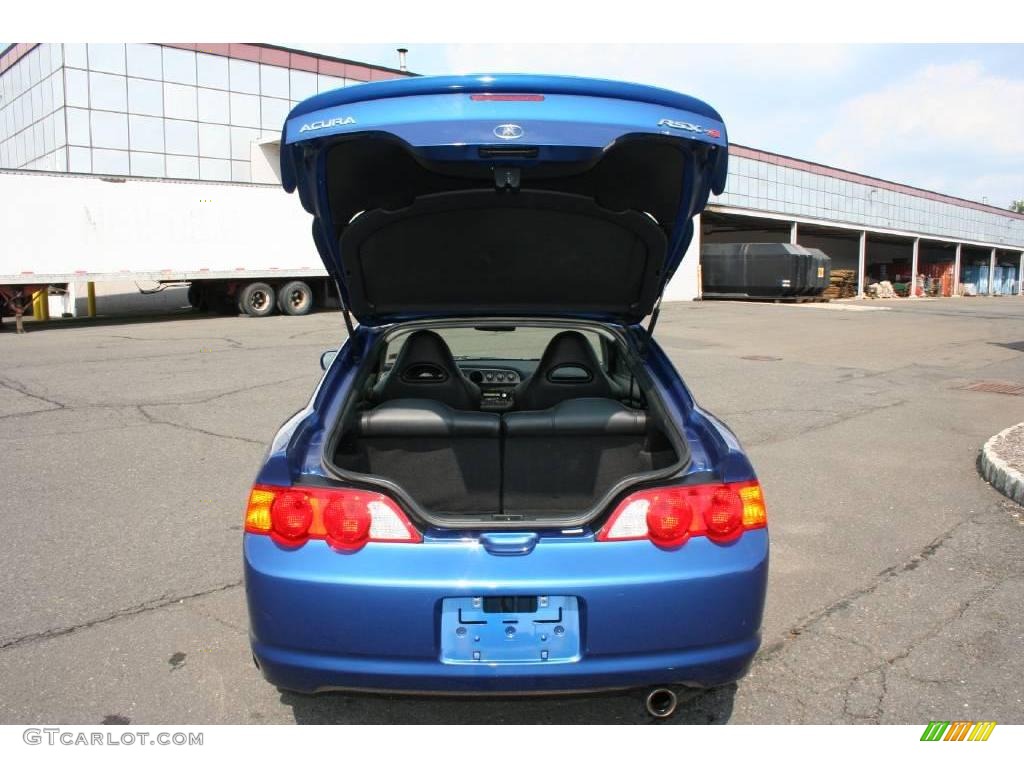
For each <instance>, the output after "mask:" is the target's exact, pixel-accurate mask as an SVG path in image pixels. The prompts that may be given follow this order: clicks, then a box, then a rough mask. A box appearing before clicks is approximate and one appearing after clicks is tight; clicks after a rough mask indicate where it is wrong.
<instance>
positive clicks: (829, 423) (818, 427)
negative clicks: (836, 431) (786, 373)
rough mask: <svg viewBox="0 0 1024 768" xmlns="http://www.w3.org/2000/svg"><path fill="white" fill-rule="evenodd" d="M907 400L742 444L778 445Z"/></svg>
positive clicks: (899, 404)
mask: <svg viewBox="0 0 1024 768" xmlns="http://www.w3.org/2000/svg"><path fill="white" fill-rule="evenodd" d="M908 402H909V400H906V399H904V398H901V399H899V400H896V401H895V402H892V403H883V404H881V405H877V406H872V407H871V409H870V410H854V411H851V412H850V413H847V414H844V415H840V416H839V417H838V418H836V419H834V420H832V421H827V422H825V423H824V424H815V425H814V426H811V427H808V428H807V429H802V430H800V431H799V432H797V433H796V434H793V435H787V436H785V437H777V438H769V439H767V440H753V441H746V440H745V441H744V444H745V445H748V446H758V447H760V446H764V445H778V444H779V443H785V442H788V441H789V440H796V439H797V438H800V437H803V436H804V435H809V434H811V433H813V432H820V431H821V430H823V429H829V428H831V427H835V426H838V425H840V424H845V423H846V422H848V421H851V420H853V419H860V418H864V417H866V416H868V417H872V418H874V417H877V416H878V414H879V413H881V412H882V411H885V410H888V409H889V408H898V407H900V406H901V405H906V404H907V403H908Z"/></svg>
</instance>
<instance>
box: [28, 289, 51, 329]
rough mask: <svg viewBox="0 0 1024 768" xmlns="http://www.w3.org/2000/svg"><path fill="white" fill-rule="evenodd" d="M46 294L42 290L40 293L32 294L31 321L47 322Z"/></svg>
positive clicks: (47, 300)
mask: <svg viewBox="0 0 1024 768" xmlns="http://www.w3.org/2000/svg"><path fill="white" fill-rule="evenodd" d="M47 294H48V292H47V290H46V289H45V288H44V289H43V290H41V291H36V292H35V293H33V294H32V319H33V320H40V321H41V320H49V319H50V312H49V309H50V308H49V306H47V305H48V303H49V297H48V295H47Z"/></svg>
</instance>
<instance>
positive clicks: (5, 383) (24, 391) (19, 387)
mask: <svg viewBox="0 0 1024 768" xmlns="http://www.w3.org/2000/svg"><path fill="white" fill-rule="evenodd" d="M0 386H2V387H6V388H7V389H9V390H11V391H12V392H17V393H18V394H21V395H25V397H31V398H33V399H34V400H40V401H42V402H44V403H49V404H50V405H53V406H55V407H54V408H43V409H40V410H49V411H54V410H59V409H61V408H67V407H68V406H67V404H66V403H62V402H60V401H59V400H54V399H53V398H50V397H47V396H46V395H40V394H37V393H35V392H31V391H29V388H28V387H26V386H25V385H24V384H22V383H21V382H19V381H15V380H14V379H10V378H8V377H7V376H0ZM38 412H39V411H33V413H38Z"/></svg>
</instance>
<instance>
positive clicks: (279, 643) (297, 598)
mask: <svg viewBox="0 0 1024 768" xmlns="http://www.w3.org/2000/svg"><path fill="white" fill-rule="evenodd" d="M767 566H768V536H767V532H766V531H763V530H762V531H750V532H748V533H746V534H744V535H743V536H742V537H741V538H740V540H739V541H737V542H734V543H733V544H730V545H726V546H721V545H717V544H713V543H712V542H710V541H708V540H706V539H703V538H695V539H692V540H691V541H689V542H688V543H687V544H686V545H685V546H683V547H682V548H681V549H679V550H677V551H674V552H666V551H662V550H659V549H658V548H656V547H654V546H653V545H652V544H650V543H649V542H646V541H638V542H609V543H596V542H593V541H589V540H582V541H581V540H579V539H576V540H569V539H558V538H554V539H544V540H542V541H541V542H540V543H538V545H537V546H536V548H535V549H534V551H533V552H531V553H530V554H529V555H524V556H518V557H499V556H495V555H491V554H488V553H487V552H486V551H485V550H483V549H482V548H481V547H479V546H478V545H476V543H475V542H473V541H466V540H430V539H428V540H427V541H425V542H424V543H423V544H419V545H402V544H395V545H382V544H377V545H374V544H371V545H368V546H367V547H365V548H364V549H363V550H362V551H360V552H358V553H356V554H353V555H343V554H339V553H337V552H334V551H333V550H331V549H330V548H329V547H328V546H327V545H326V544H324V543H323V542H319V541H315V542H309V543H307V544H306V545H304V546H303V547H302V548H301V549H300V550H295V551H288V550H285V549H282V548H281V547H279V546H278V545H276V544H274V543H273V542H272V541H271V540H270V539H269V538H268V537H264V536H252V535H246V537H245V575H246V593H247V600H248V603H249V615H250V626H251V641H252V650H253V654H254V656H255V658H256V660H257V662H258V664H259V666H260V669H261V670H262V672H263V674H264V676H265V677H266V678H267V679H268V680H269V681H270V682H272V683H274V684H275V685H277V686H279V687H281V688H287V689H291V690H297V691H303V692H310V693H311V692H315V691H320V690H330V689H365V690H377V691H401V692H417V693H449V694H472V693H476V694H486V693H503V694H514V693H554V692H571V691H584V690H600V689H612V688H630V687H639V686H644V685H657V684H670V683H671V684H684V685H692V686H712V685H720V684H723V683H727V682H731V681H733V680H736V679H738V678H740V677H742V676H743V674H744V673H745V672H746V670H747V668H748V667H749V665H750V662H751V660H752V659H753V656H754V654H755V652H756V651H757V648H758V645H759V643H760V634H759V633H760V624H761V614H762V612H763V608H764V594H765V587H766V580H767ZM521 594H526V595H529V594H549V595H571V596H574V597H576V598H577V599H578V601H579V604H580V634H581V641H582V654H581V657H580V658H579V660H577V661H564V662H563V661H558V662H541V661H538V662H530V663H504V664H488V663H480V664H452V663H446V662H442V661H441V653H440V631H441V630H440V624H441V622H440V615H441V601H442V600H443V599H444V598H447V597H467V596H476V595H484V596H487V595H521Z"/></svg>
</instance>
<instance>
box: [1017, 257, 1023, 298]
mask: <svg viewBox="0 0 1024 768" xmlns="http://www.w3.org/2000/svg"><path fill="white" fill-rule="evenodd" d="M1017 295H1018V296H1024V253H1021V255H1020V265H1019V266H1018V267H1017Z"/></svg>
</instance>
